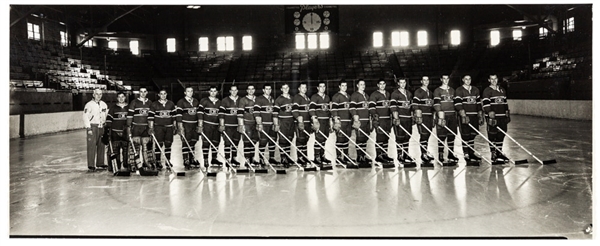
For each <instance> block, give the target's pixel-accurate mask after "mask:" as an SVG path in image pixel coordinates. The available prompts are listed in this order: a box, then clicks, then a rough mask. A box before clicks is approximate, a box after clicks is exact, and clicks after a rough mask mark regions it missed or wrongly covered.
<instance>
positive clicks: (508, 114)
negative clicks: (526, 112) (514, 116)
mask: <svg viewBox="0 0 600 246" xmlns="http://www.w3.org/2000/svg"><path fill="white" fill-rule="evenodd" d="M508 123H510V110H508V109H507V110H506V124H508Z"/></svg>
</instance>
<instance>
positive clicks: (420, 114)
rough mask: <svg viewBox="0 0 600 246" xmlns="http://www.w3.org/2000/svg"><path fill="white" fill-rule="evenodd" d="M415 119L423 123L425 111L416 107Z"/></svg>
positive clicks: (416, 122)
mask: <svg viewBox="0 0 600 246" xmlns="http://www.w3.org/2000/svg"><path fill="white" fill-rule="evenodd" d="M413 121H414V123H415V124H417V125H420V124H422V123H423V111H421V110H420V109H416V110H415V112H414V114H413Z"/></svg>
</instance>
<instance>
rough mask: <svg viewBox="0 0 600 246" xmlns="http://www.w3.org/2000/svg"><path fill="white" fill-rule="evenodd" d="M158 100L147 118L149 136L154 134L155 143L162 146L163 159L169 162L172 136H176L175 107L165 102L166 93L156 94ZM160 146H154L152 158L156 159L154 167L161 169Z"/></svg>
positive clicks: (161, 91) (170, 102)
mask: <svg viewBox="0 0 600 246" xmlns="http://www.w3.org/2000/svg"><path fill="white" fill-rule="evenodd" d="M158 97H159V99H158V100H157V101H155V102H153V103H152V104H151V105H150V114H149V116H148V130H149V134H154V137H156V141H157V142H158V144H160V145H161V146H162V145H163V144H164V146H165V147H164V149H163V150H164V151H165V158H166V159H167V161H170V160H171V145H172V144H173V135H175V134H177V131H176V128H175V127H174V125H177V124H176V123H177V118H176V117H175V116H176V115H177V107H175V103H173V102H172V101H171V100H167V91H166V90H164V89H163V90H160V91H159V92H158ZM161 146H156V148H155V149H154V156H155V157H156V158H155V160H156V167H157V169H158V170H160V169H162V164H161V161H160V160H161V159H162V158H161V156H162V153H161V152H160V148H159V147H161Z"/></svg>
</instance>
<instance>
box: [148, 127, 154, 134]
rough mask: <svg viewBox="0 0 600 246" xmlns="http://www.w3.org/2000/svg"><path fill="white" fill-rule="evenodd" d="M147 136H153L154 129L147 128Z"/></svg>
mask: <svg viewBox="0 0 600 246" xmlns="http://www.w3.org/2000/svg"><path fill="white" fill-rule="evenodd" d="M148 135H154V128H150V127H149V128H148Z"/></svg>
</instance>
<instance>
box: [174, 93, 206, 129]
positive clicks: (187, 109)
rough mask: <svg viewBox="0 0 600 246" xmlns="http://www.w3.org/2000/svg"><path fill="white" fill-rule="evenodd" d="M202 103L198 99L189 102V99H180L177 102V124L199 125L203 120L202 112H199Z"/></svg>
mask: <svg viewBox="0 0 600 246" xmlns="http://www.w3.org/2000/svg"><path fill="white" fill-rule="evenodd" d="M198 105H200V102H199V101H198V100H197V99H196V98H192V99H191V100H188V99H187V98H185V97H184V98H182V99H179V101H178V102H177V115H176V119H177V123H180V122H183V123H194V124H195V123H198V119H201V117H200V115H201V114H202V111H200V110H199V108H198Z"/></svg>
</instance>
